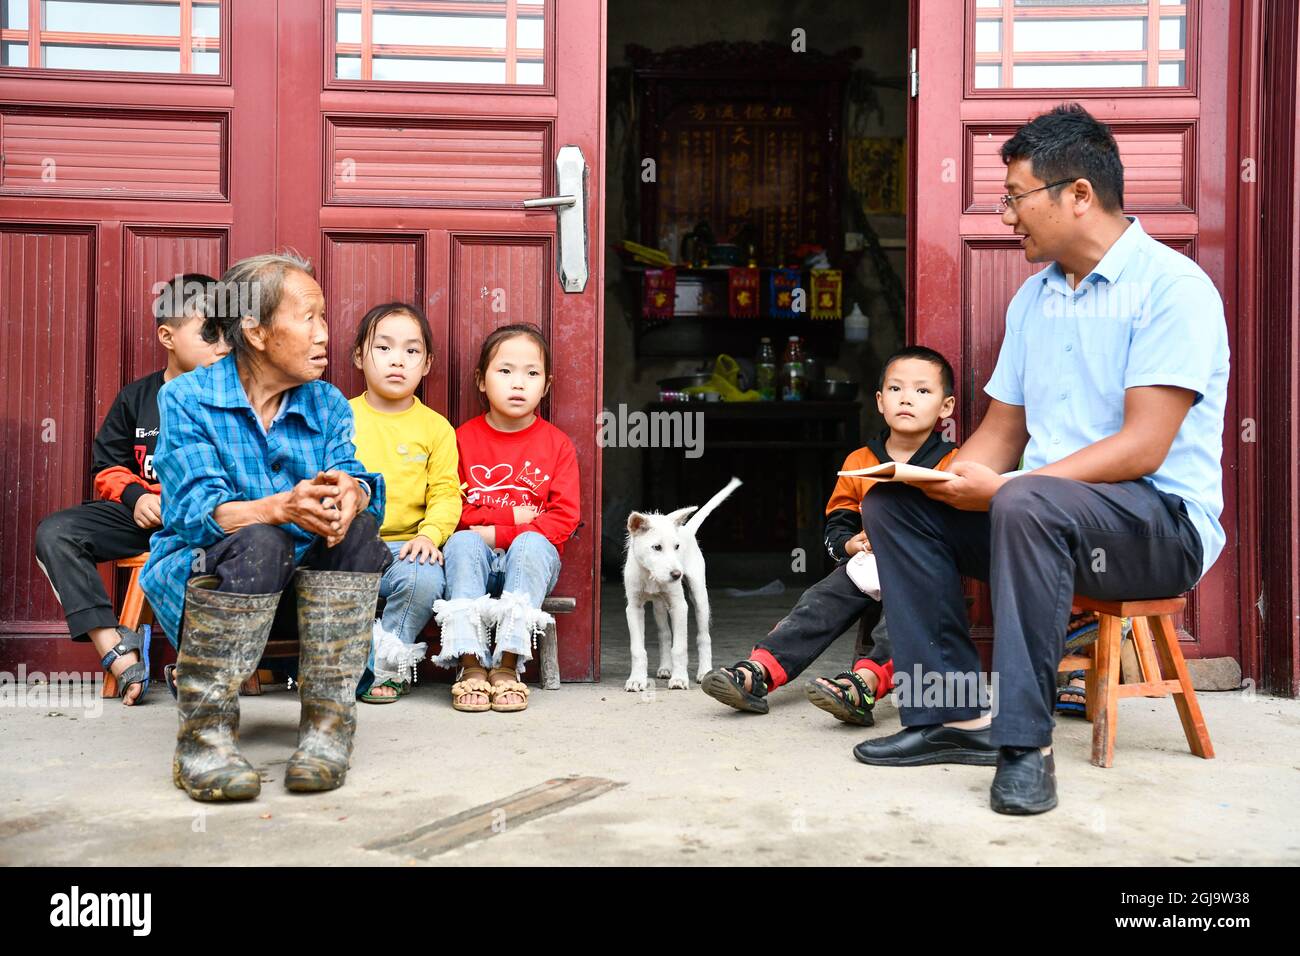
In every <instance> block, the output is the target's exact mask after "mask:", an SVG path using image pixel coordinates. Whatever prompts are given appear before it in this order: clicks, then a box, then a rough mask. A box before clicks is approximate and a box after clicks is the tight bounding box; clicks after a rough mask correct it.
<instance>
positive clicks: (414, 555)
mask: <svg viewBox="0 0 1300 956" xmlns="http://www.w3.org/2000/svg"><path fill="white" fill-rule="evenodd" d="M397 560H398V561H411V562H416V561H418V562H419V563H420V564H433V563H434V562H435V561H436V562H437V563H438V564H442V552H441V551H439V550H438V546H437V545H436V544H434V543H433V541H432V539H430V538H426V537H425V536H424V535H422V534H417V535H416V536H415V537H414V538H412V539H411V540H410V541H408V542H406V544H404V545H402V550H401V551H398V552H397Z"/></svg>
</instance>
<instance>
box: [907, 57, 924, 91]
mask: <svg viewBox="0 0 1300 956" xmlns="http://www.w3.org/2000/svg"><path fill="white" fill-rule="evenodd" d="M907 70H908V72H907V78H908V83H909V85H910V88H911V90H912V99H916V97H917V96H918V95H919V94H920V92H921V71H920V70H918V69H917V68H916V47H912V50H911V52H910V53H909V54H908V65H907Z"/></svg>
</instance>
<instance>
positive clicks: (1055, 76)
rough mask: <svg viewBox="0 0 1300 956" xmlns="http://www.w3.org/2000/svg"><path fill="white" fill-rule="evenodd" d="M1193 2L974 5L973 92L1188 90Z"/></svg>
mask: <svg viewBox="0 0 1300 956" xmlns="http://www.w3.org/2000/svg"><path fill="white" fill-rule="evenodd" d="M1197 2H1198V0H1184V2H1182V3H1179V2H1177V0H1166V2H1163V3H1162V2H1160V0H977V2H976V4H975V8H974V12H975V24H974V30H973V31H972V34H971V36H970V38H969V39H968V41H967V42H968V44H969V47H970V49H969V51H968V52H969V59H970V62H971V64H972V76H971V82H972V86H973V87H974V89H976V90H991V89H1071V88H1091V89H1122V88H1140V87H1148V86H1162V87H1185V86H1186V85H1187V69H1186V60H1187V45H1188V44H1187V19H1188V11H1189V10H1190V9H1191V8H1192V6H1193V5H1194V4H1196V3H1197Z"/></svg>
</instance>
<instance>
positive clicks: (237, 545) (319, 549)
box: [181, 512, 393, 640]
mask: <svg viewBox="0 0 1300 956" xmlns="http://www.w3.org/2000/svg"><path fill="white" fill-rule="evenodd" d="M293 545H294V541H293V537H292V536H291V535H290V534H289V532H288V531H286V530H284V528H281V527H278V526H276V525H269V524H254V525H249V526H248V527H247V528H240V529H239V530H238V531H235V532H233V533H232V534H228V535H226V537H224V538H222V539H221V540H220V541H218V542H217V543H216V544H214V545H213V546H212V547H210V548H208V549H207V551H206V552H205V554H204V556H203V565H202V568H201V569H200V570H199V571H196V572H194V574H215V575H216V576H217V587H216V590H218V591H226V592H230V593H233V594H270V593H272V592H274V591H279V592H281V594H280V603H279V605H278V606H277V607H276V611H275V623H273V624H272V625H271V638H272V639H278V640H294V639H296V638H297V636H298V599H297V597H296V595H295V593H294V589H293V588H292V587H290V586H289V585H290V582H291V581H292V580H293V573H294V571H296V570H297V569H298V568H307V569H309V570H312V571H369V572H382V571H384V570H386V569H387V567H388V565H390V564H391V563H392V561H393V553H392V552H391V551H390V550H389V549H388V545H386V544H384V542H383V541H382V540H381V539H380V537H379V524H378V522H376V521H375V518H374V516H373V515H371V514H369V513H367V512H362V513H361V514H359V515H357V516H356V517H355V518H354V519H353V520H352V524H351V525H350V526H349V527H348V533H347V534H346V535H344V537H343V540H342V541H340V542H339V543H338V544H336V545H335V546H334V547H332V548H329V547H326V546H325V539H324V538H317V539H316V541H315V542H314V543H313V544H312V546H311V547H310V548H308V549H307V552H306V553H305V554H304V555H303V557H302V561H300V562H298V563H296V564H295V563H294V547H293ZM191 576H193V575H191ZM184 631H185V628H184V625H183V624H182V626H181V633H182V640H183V638H184Z"/></svg>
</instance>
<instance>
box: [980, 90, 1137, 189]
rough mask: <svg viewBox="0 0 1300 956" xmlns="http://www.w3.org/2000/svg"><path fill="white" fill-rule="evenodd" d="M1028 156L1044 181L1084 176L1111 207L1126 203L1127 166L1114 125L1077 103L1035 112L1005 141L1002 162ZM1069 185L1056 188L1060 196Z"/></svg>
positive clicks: (1037, 174) (1038, 175)
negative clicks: (1116, 142)
mask: <svg viewBox="0 0 1300 956" xmlns="http://www.w3.org/2000/svg"><path fill="white" fill-rule="evenodd" d="M1017 159H1027V160H1029V168H1030V169H1031V170H1033V173H1034V175H1035V176H1037V177H1038V178H1039V179H1041V180H1042V181H1043V182H1045V183H1054V182H1056V181H1057V180H1059V179H1069V180H1072V181H1073V180H1075V179H1086V180H1088V182H1090V183H1092V191H1093V192H1094V193H1096V194H1097V201H1098V202H1099V203H1101V208H1102V209H1105V210H1106V211H1107V212H1119V211H1120V210H1122V209H1123V208H1124V165H1123V163H1121V162H1120V161H1119V146H1117V145H1116V144H1115V137H1114V135H1113V134H1112V133H1111V131H1110V127H1109V126H1107V125H1106V124H1105V123H1101V122H1098V121H1097V120H1096V119H1094V118H1093V116H1092V114H1091V113H1089V112H1088V111H1087V110H1085V109H1084V108H1083V107H1082V106H1080V105H1079V104H1078V103H1062V104H1061V105H1060V106H1058V107H1056V108H1055V109H1053V110H1051V111H1050V112H1047V113H1043V114H1042V115H1041V116H1035V117H1034V118H1033V119H1032V120H1030V121H1029V122H1028V123H1026V124H1025V125H1024V126H1022V127H1020V129H1018V130H1016V133H1015V135H1014V136H1012V137H1011V138H1010V139H1009V140H1007V141H1006V142H1005V143H1003V144H1002V162H1003V163H1005V164H1007V165H1008V166H1009V165H1011V163H1012V161H1013V160H1017ZM1065 185H1066V184H1062V185H1060V186H1056V187H1054V188H1053V189H1052V190H1051V191H1050V194H1051V195H1052V196H1054V197H1055V196H1059V195H1060V194H1061V190H1062V189H1064V188H1065Z"/></svg>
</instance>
